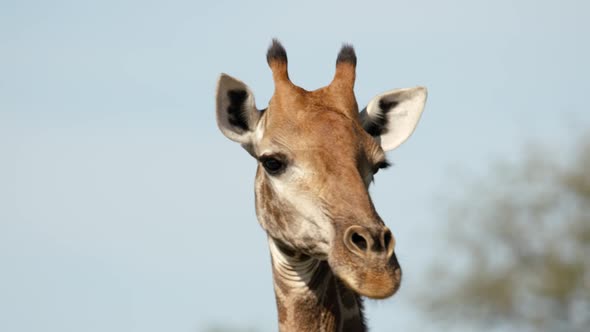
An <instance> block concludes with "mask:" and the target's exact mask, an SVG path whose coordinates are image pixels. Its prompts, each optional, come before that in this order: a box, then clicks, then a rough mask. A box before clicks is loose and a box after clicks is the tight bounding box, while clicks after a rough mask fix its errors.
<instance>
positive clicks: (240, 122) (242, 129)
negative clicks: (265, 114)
mask: <svg viewBox="0 0 590 332" xmlns="http://www.w3.org/2000/svg"><path fill="white" fill-rule="evenodd" d="M216 100H217V102H216V108H217V110H216V112H217V126H218V127H219V129H220V130H221V132H222V133H223V134H224V135H225V136H226V137H227V138H229V139H231V140H232V141H235V142H238V143H240V144H242V146H244V147H247V146H249V145H250V143H251V141H252V133H253V132H254V129H255V128H256V124H257V123H258V120H259V119H260V114H261V113H260V112H259V111H258V109H257V108H256V103H255V102H254V94H252V91H250V89H249V88H248V86H247V85H246V84H244V83H243V82H242V81H240V80H237V79H235V78H233V77H231V76H229V75H227V74H221V75H220V76H219V80H218V81H217V97H216Z"/></svg>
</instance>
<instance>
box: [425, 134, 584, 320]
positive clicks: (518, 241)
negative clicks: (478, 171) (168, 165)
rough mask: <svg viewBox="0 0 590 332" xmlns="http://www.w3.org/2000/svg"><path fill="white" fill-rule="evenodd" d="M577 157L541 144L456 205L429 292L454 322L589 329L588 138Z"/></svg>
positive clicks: (429, 299)
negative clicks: (543, 149) (560, 155)
mask: <svg viewBox="0 0 590 332" xmlns="http://www.w3.org/2000/svg"><path fill="white" fill-rule="evenodd" d="M574 155H575V156H574V157H573V158H572V159H571V160H565V161H564V160H556V159H557V158H555V157H554V155H552V154H549V153H542V152H540V151H536V152H528V153H526V154H525V157H523V158H522V160H520V161H518V162H516V163H514V162H513V163H503V164H501V165H498V166H497V167H493V169H494V171H493V172H492V173H493V174H491V175H488V176H486V177H485V178H483V179H481V180H479V181H477V183H475V184H473V185H472V186H468V189H466V190H465V191H464V192H463V193H462V194H461V195H460V196H462V197H461V199H458V200H453V202H452V203H451V204H450V206H451V208H450V210H449V214H448V215H449V223H448V227H447V229H448V239H447V241H448V243H447V244H446V245H447V246H451V247H452V249H451V250H445V251H444V252H441V254H440V257H439V258H437V263H435V267H436V268H434V269H433V270H432V271H433V272H432V275H431V276H430V278H431V279H430V280H429V281H428V283H429V286H428V287H425V288H424V294H422V298H423V299H424V298H425V299H426V301H425V303H426V308H427V309H428V310H429V312H430V313H432V314H434V315H435V316H437V317H439V318H445V319H446V320H447V321H448V322H452V323H451V324H455V323H460V324H462V325H463V324H465V323H467V324H469V323H471V324H474V325H475V326H479V327H480V328H481V327H487V328H490V327H492V326H504V327H506V326H511V327H512V328H514V329H517V330H519V331H522V330H531V331H588V328H589V327H590V139H586V140H583V142H582V143H581V144H579V145H578V146H577V147H576V149H575V152H574Z"/></svg>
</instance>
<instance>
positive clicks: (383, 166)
mask: <svg viewBox="0 0 590 332" xmlns="http://www.w3.org/2000/svg"><path fill="white" fill-rule="evenodd" d="M390 166H391V163H389V162H388V161H387V160H383V161H381V162H378V163H377V164H376V165H375V166H374V167H373V175H375V174H377V172H379V170H380V169H386V168H388V167H390Z"/></svg>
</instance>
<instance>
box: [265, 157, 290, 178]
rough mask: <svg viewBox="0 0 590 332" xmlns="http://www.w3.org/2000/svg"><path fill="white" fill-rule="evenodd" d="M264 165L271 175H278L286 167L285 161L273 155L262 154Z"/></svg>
mask: <svg viewBox="0 0 590 332" xmlns="http://www.w3.org/2000/svg"><path fill="white" fill-rule="evenodd" d="M260 162H261V163H262V167H264V169H265V170H266V171H267V172H268V174H271V175H277V174H279V173H280V172H281V171H283V170H284V169H285V163H284V162H283V161H281V160H280V159H278V158H277V157H273V156H262V157H260Z"/></svg>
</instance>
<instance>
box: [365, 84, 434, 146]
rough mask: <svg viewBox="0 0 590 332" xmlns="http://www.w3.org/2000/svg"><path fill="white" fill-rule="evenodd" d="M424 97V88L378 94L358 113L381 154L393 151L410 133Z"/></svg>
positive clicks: (421, 107)
mask: <svg viewBox="0 0 590 332" xmlns="http://www.w3.org/2000/svg"><path fill="white" fill-rule="evenodd" d="M426 95H427V91H426V88H424V87H415V88H407V89H396V90H391V91H388V92H385V93H382V94H380V95H378V96H376V97H375V98H373V99H372V100H371V101H370V102H369V105H367V107H365V108H364V109H363V110H362V111H361V113H360V119H361V123H362V124H363V127H364V128H365V130H366V131H367V132H368V133H369V134H370V135H371V136H373V137H374V138H375V139H376V140H377V141H378V142H379V143H380V144H381V147H382V148H383V150H385V151H389V150H393V149H395V148H397V147H398V146H399V145H401V144H402V143H403V142H404V141H405V140H406V139H408V137H410V135H411V134H412V133H413V132H414V129H415V128H416V125H418V121H419V120H420V116H421V115H422V111H423V110H424V104H425V103H426Z"/></svg>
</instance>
